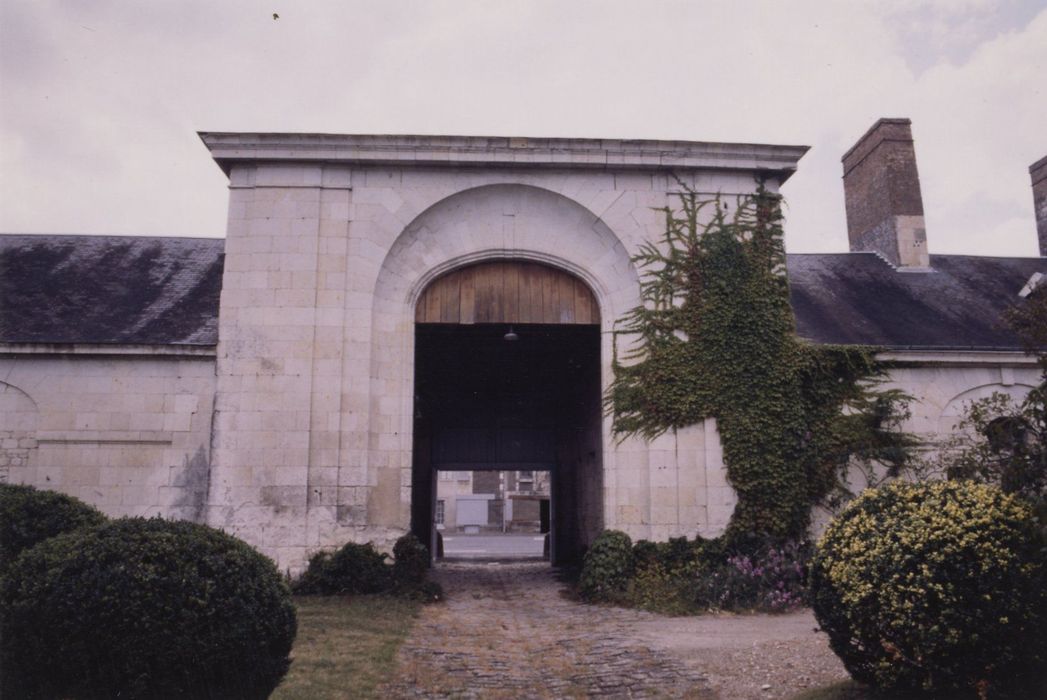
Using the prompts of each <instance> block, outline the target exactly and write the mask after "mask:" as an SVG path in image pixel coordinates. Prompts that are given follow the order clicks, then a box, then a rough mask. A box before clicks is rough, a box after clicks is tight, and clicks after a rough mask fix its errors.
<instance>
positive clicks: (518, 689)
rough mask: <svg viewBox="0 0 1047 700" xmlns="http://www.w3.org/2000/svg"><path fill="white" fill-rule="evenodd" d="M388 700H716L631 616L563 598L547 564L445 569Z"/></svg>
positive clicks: (641, 618)
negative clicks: (639, 632)
mask: <svg viewBox="0 0 1047 700" xmlns="http://www.w3.org/2000/svg"><path fill="white" fill-rule="evenodd" d="M435 578H436V580H438V581H439V582H440V583H441V585H443V587H444V590H445V592H446V593H447V602H446V603H445V604H443V605H431V606H427V607H426V608H425V609H424V610H423V612H422V616H421V618H420V619H419V621H418V623H417V625H416V626H415V629H414V631H413V632H412V634H411V636H410V637H409V638H408V639H407V641H406V642H405V644H404V645H403V647H401V649H400V652H399V659H398V660H399V673H398V674H397V675H398V677H397V679H396V682H395V684H394V685H391V686H389V687H387V688H386V689H385V690H384V692H383V693H382V695H384V696H386V697H399V698H573V697H598V696H605V697H615V698H661V697H670V698H712V697H714V695H713V693H712V691H711V690H710V688H709V685H708V682H707V680H706V677H705V675H704V674H703V673H701V672H700V671H698V670H695V669H693V668H687V666H686V665H684V664H682V663H680V662H679V661H678V660H677V659H675V658H673V656H672V655H671V654H669V653H666V652H664V651H659V650H657V649H654V648H652V647H651V646H650V645H648V644H645V643H643V642H640V641H638V640H637V638H636V636H635V635H634V634H633V633H632V629H633V627H634V626H635V625H636V624H637V623H642V622H647V623H650V622H653V621H657V620H658V619H659V618H657V617H656V616H654V615H650V614H648V613H644V612H641V611H635V610H623V609H620V608H606V607H597V606H591V605H583V604H580V603H577V602H574V601H572V600H569V599H567V598H565V597H564V596H563V595H561V589H562V588H563V584H561V583H559V582H558V581H556V579H555V578H554V575H553V572H552V571H551V569H550V568H549V567H548V565H545V564H541V563H511V564H504V563H503V564H450V563H444V564H440V565H439V566H438V567H437V569H436V573H435Z"/></svg>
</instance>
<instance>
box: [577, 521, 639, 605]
mask: <svg viewBox="0 0 1047 700" xmlns="http://www.w3.org/2000/svg"><path fill="white" fill-rule="evenodd" d="M632 575H633V545H632V541H631V540H630V539H629V535H627V534H625V533H624V532H619V531H618V530H604V531H603V532H601V533H600V534H599V535H598V536H597V538H596V539H595V540H594V541H593V545H592V547H590V548H589V551H587V552H586V553H585V559H584V560H583V561H582V573H581V576H580V577H579V580H578V587H579V591H580V592H581V594H582V596H583V597H584V598H586V599H588V600H613V599H615V598H617V597H619V596H620V595H621V594H622V593H623V592H624V591H625V589H626V586H627V585H628V583H629V579H630V578H631V577H632Z"/></svg>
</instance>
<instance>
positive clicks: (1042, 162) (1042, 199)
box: [1029, 156, 1047, 258]
mask: <svg viewBox="0 0 1047 700" xmlns="http://www.w3.org/2000/svg"><path fill="white" fill-rule="evenodd" d="M1029 175H1031V176H1032V207H1033V212H1034V213H1035V215H1036V235H1037V237H1038V238H1039V239H1040V255H1042V256H1043V257H1045V258H1047V156H1044V157H1043V158H1040V159H1039V160H1038V161H1036V162H1035V163H1033V164H1032V165H1030V166H1029Z"/></svg>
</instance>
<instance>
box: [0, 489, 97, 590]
mask: <svg viewBox="0 0 1047 700" xmlns="http://www.w3.org/2000/svg"><path fill="white" fill-rule="evenodd" d="M105 520H106V518H105V516H104V515H102V513H101V512H99V511H98V510H97V509H96V508H93V507H92V506H89V505H87V504H86V503H84V502H83V501H81V500H79V499H76V498H73V497H72V496H66V495H65V494H63V493H57V492H55V491H39V490H37V489H35V488H33V487H32V486H23V485H20V484H0V574H2V573H3V572H4V570H6V569H7V567H8V566H9V565H10V564H11V563H12V562H13V561H14V560H15V558H16V557H17V556H18V555H19V554H20V553H21V552H22V551H23V550H26V549H29V548H30V547H32V546H33V545H35V544H37V543H38V542H43V541H44V540H46V539H49V538H51V537H54V536H55V535H60V534H62V533H63V532H70V531H71V530H77V529H79V528H82V527H90V526H93V525H101V524H102V523H104V522H105Z"/></svg>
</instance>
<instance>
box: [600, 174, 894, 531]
mask: <svg viewBox="0 0 1047 700" xmlns="http://www.w3.org/2000/svg"><path fill="white" fill-rule="evenodd" d="M680 185H681V187H682V188H683V191H682V192H681V193H680V194H679V199H680V208H679V209H678V210H673V209H672V208H671V207H666V208H664V209H663V210H661V211H662V212H663V213H664V215H665V234H664V236H663V238H662V239H661V240H660V241H659V242H657V243H647V244H645V245H643V246H642V247H641V250H640V252H639V253H638V254H637V255H636V256H635V257H634V262H636V263H637V264H638V266H639V267H640V269H641V283H640V292H641V300H642V303H641V305H640V306H637V307H636V308H634V309H632V310H631V311H629V312H628V313H627V314H626V315H625V316H624V317H623V318H622V319H620V321H619V325H618V326H617V329H616V336H618V335H622V336H625V337H631V338H632V340H633V341H634V342H633V343H632V349H631V350H629V351H627V352H625V353H624V354H622V355H621V357H619V355H618V350H617V345H618V343H617V342H616V343H615V345H616V353H615V357H614V358H613V369H614V380H613V382H612V384H611V387H610V389H609V391H608V395H607V397H606V400H607V404H608V408H609V410H610V412H611V414H612V416H613V419H614V431H615V433H616V434H617V435H619V437H625V436H629V435H638V436H641V437H643V438H646V439H651V438H654V437H656V436H658V435H660V434H662V433H665V432H666V431H669V430H675V429H678V428H682V427H684V426H688V425H693V424H695V423H698V422H700V421H702V420H703V419H705V418H709V417H714V418H716V419H717V425H718V428H719V432H720V438H721V441H722V444H723V450H724V461H725V463H726V468H727V477H728V480H729V481H730V483H731V485H732V486H733V487H734V489H735V491H736V492H737V494H738V505H737V506H736V508H735V511H734V515H733V517H732V519H731V522H730V525H729V526H728V530H727V537H728V539H729V540H732V539H734V540H738V539H739V538H741V539H750V538H752V537H754V536H757V537H770V538H774V539H787V538H794V537H799V536H802V535H803V533H804V532H805V531H806V528H807V525H808V523H809V518H810V509H811V505H812V504H813V503H817V502H819V501H823V500H825V499H827V498H829V497H830V496H831V495H832V494H833V493H834V491H835V490H836V489H837V488H838V487H839V485H840V483H841V482H840V478H841V474H842V473H843V472H844V470H845V469H846V467H847V465H848V464H849V463H850V462H851V460H852V459H853V458H858V459H860V460H865V461H876V462H879V463H883V464H886V465H887V466H888V467H889V468H890V469H898V468H900V467H901V465H902V464H904V462H905V461H906V459H907V458H908V453H909V450H910V448H911V447H912V446H913V440H912V438H911V436H908V435H906V434H904V433H900V432H898V431H897V427H898V424H899V423H900V422H901V420H902V419H904V418H905V417H906V414H905V412H904V411H905V408H904V406H905V400H906V397H905V396H904V395H902V394H900V393H899V392H897V391H893V390H882V389H880V388H878V386H877V383H878V381H879V380H881V379H882V377H883V375H884V369H885V368H884V367H883V366H882V365H881V364H880V363H878V362H877V360H876V358H875V351H874V349H873V348H868V347H854V346H825V345H817V346H816V345H812V344H810V343H807V342H804V341H802V340H801V339H800V338H799V337H798V336H797V335H796V331H795V319H794V316H793V312H792V308H791V306H790V304H789V288H788V282H787V280H786V276H785V247H784V244H783V235H782V234H783V232H782V212H781V198H780V197H779V196H778V195H777V194H774V193H771V192H768V191H767V190H766V189H765V188H764V187H763V186H762V185H761V186H760V187H759V189H758V190H757V193H756V194H755V195H753V196H747V197H741V198H738V200H737V201H736V202H735V203H734V204H735V207H734V210H733V211H731V207H730V205H729V203H728V202H726V201H724V200H723V199H722V198H720V197H716V198H713V199H702V198H700V197H699V196H698V194H697V193H696V192H694V191H693V190H691V189H690V188H688V187H686V186H685V185H683V183H680ZM617 340H618V339H617V338H616V341H617Z"/></svg>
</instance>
